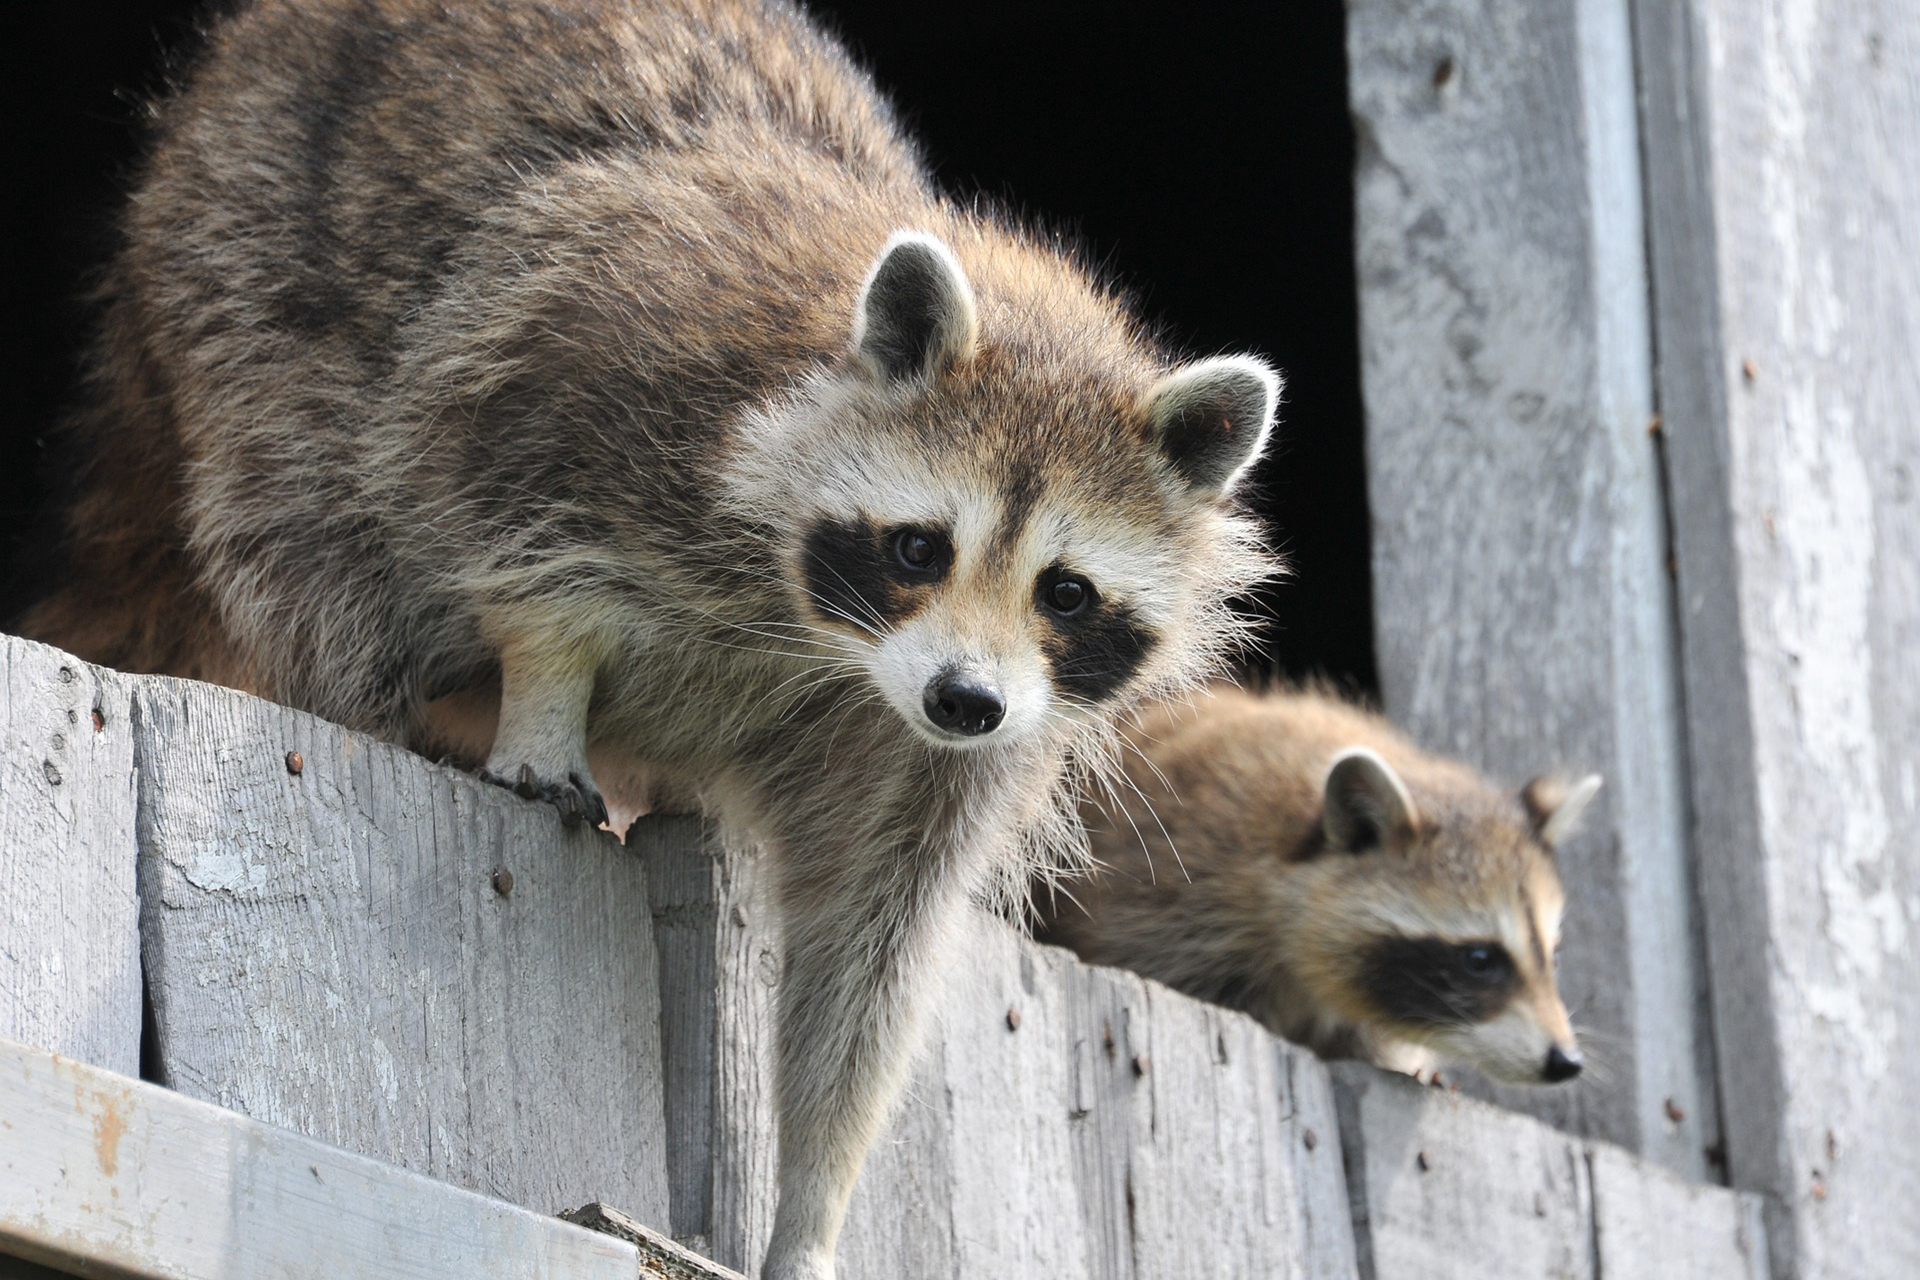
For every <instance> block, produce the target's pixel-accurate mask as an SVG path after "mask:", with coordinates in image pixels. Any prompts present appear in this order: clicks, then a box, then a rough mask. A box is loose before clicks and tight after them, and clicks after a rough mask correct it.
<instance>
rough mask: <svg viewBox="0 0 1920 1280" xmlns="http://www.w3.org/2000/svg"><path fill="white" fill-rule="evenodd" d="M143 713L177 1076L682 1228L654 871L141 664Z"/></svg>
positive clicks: (484, 1175) (150, 912) (260, 1116)
mask: <svg viewBox="0 0 1920 1280" xmlns="http://www.w3.org/2000/svg"><path fill="white" fill-rule="evenodd" d="M134 705H135V716H136V724H135V735H136V743H137V745H136V751H137V758H138V761H139V766H140V820H139V840H140V893H141V909H142V917H141V934H142V943H143V948H144V953H145V960H146V967H147V972H148V976H149V982H150V986H151V989H152V999H153V1011H154V1020H155V1026H156V1030H157V1044H156V1045H155V1046H154V1054H153V1057H154V1059H155V1061H156V1063H157V1065H158V1067H159V1069H160V1072H161V1078H162V1080H163V1081H164V1082H165V1083H167V1084H169V1085H171V1086H172V1087H174V1088H176V1089H178V1090H180V1091H181V1092H183V1093H187V1094H190V1095H192V1096H194V1097H198V1098H202V1099H205V1100H206V1101H209V1102H214V1103H217V1104H219V1105H221V1106H224V1107H229V1108H231V1109H233V1110H236V1111H239V1112H241V1113H242V1114H245V1115H248V1116H251V1117H253V1118H254V1119H257V1120H263V1121H266V1122H268V1123H271V1124H276V1125H281V1126H284V1127H286V1128H290V1129H294V1130H296V1131H298V1132H301V1133H305V1134H308V1135H310V1136H313V1137H317V1138H321V1139H324V1140H325V1141H328V1142H332V1143H337V1144H338V1145H340V1146H343V1147H346V1148H348V1149H349V1150H353V1151H358V1152H361V1153H363V1154H366V1155H371V1156H375V1157H378V1158H379V1159H382V1160H387V1161H390V1162H392V1163H394V1164H398V1165H400V1166H402V1167H403V1168H408V1169H412V1170H414V1171H416V1172H419V1173H424V1174H427V1175H429V1176H432V1177H435V1178H440V1179H443V1180H445V1181H448V1182H452V1183H455V1184H457V1185H459V1186H463V1187H467V1188H470V1189H472V1190H475V1191H480V1192H484V1193H486V1194H488V1195H493V1196H497V1197H499V1198H501V1199H505V1200H510V1201H512V1202H514V1203H516V1204H522V1205H526V1206H528V1207H529V1208H533V1209H537V1210H541V1211H543V1212H553V1211H555V1210H558V1209H561V1208H566V1207H569V1206H572V1205H577V1204H580V1203H583V1202H585V1201H588V1200H602V1201H606V1202H608V1203H611V1204H614V1205H617V1206H621V1207H624V1208H627V1209H629V1210H630V1211H631V1212H632V1213H633V1214H634V1216H636V1217H638V1218H640V1219H642V1220H643V1221H649V1222H665V1221H666V1220H667V1208H668V1195H667V1184H666V1170H665V1159H664V1146H665V1142H664V1134H663V1121H662V1111H661V1093H662V1086H661V1081H660V1074H659V1061H660V1055H659V1014H658V1006H657V1004H656V988H655V981H656V978H655V970H656V965H655V959H654V952H653V940H652V925H651V921H650V918H649V911H648V904H647V886H646V872H645V868H644V867H643V866H642V865H641V863H640V862H639V861H638V860H637V859H635V858H634V857H632V856H631V855H630V854H628V853H627V852H626V851H625V850H624V849H623V848H622V847H621V846H620V844H619V843H618V842H617V841H616V840H614V839H613V837H611V836H609V835H607V834H605V833H603V832H592V831H584V830H574V831H567V830H565V829H564V828H562V827H561V825H560V822H559V819H558V817H557V816H556V815H555V814H554V813H553V811H552V809H551V808H550V807H548V806H544V805H536V804H532V803H529V802H527V801H523V800H520V799H518V798H517V797H515V796H512V795H509V794H508V793H507V792H505V791H502V790H500V789H498V788H495V787H489V786H485V785H483V784H480V783H478V782H475V781H474V780H473V779H471V778H468V777H465V776H464V775H461V774H458V773H456V772H454V771H452V770H450V769H443V768H437V767H435V766H433V765H431V764H429V763H428V762H426V761H425V760H422V759H420V758H419V757H417V756H414V755H411V754H409V753H408V752H405V751H402V750H400V749H399V748H397V747H394V746H391V745H389V744H387V743H383V742H378V741H375V740H373V739H370V738H367V737H365V736H363V735H359V734H354V733H350V732H348V731H346V730H344V729H341V728H339V727H338V726H335V725H330V724H327V723H325V722H323V721H320V720H316V719H315V718H313V717H312V716H308V715H304V714H302V713H299V712H294V711H290V710H287V709H286V708H283V707H277V706H274V705H272V704H271V703H266V702H262V701H260V700H258V699H255V698H249V697H246V696H244V695H242V694H237V693H233V692H231V691H228V690H223V689H216V688H213V687H212V686H208V685H196V684H191V683H188V682H184V681H163V680H149V681H142V682H141V683H140V686H139V689H138V691H137V693H136V696H135V703H134ZM290 752H298V753H299V757H300V758H299V762H298V766H299V767H298V771H297V772H296V771H295V770H294V769H293V767H292V766H291V765H290V763H289V753H290ZM496 871H504V872H506V873H508V874H510V875H511V877H512V882H511V887H510V889H509V886H508V883H507V881H506V879H505V878H504V877H503V876H502V877H496V874H495V873H496Z"/></svg>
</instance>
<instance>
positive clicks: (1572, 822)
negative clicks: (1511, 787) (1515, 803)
mask: <svg viewBox="0 0 1920 1280" xmlns="http://www.w3.org/2000/svg"><path fill="white" fill-rule="evenodd" d="M1599 791H1600V775H1599V774H1597V773H1590V774H1588V775H1587V776H1586V777H1584V778H1582V779H1580V780H1579V781H1578V782H1573V783H1569V782H1568V781H1567V780H1566V779H1565V778H1562V777H1559V776H1557V775H1553V774H1548V775H1547V776H1545V777H1540V778H1535V779H1534V780H1533V781H1532V782H1529V783H1528V784H1527V785H1526V786H1524V787H1522V788H1520V803H1521V804H1523V805H1525V806H1526V807H1527V816H1528V817H1529V818H1531V819H1533V833H1534V834H1535V835H1536V836H1538V837H1540V843H1541V844H1544V845H1546V846H1547V847H1548V848H1549V849H1551V848H1554V847H1555V846H1557V845H1558V844H1559V843H1560V842H1561V841H1562V840H1564V839H1566V838H1567V837H1568V836H1570V835H1572V834H1573V830H1574V828H1575V827H1577V826H1579V825H1580V815H1581V814H1582V813H1583V812H1585V810H1586V807H1587V802H1588V801H1590V800H1592V799H1593V797H1594V796H1595V795H1597V794H1599Z"/></svg>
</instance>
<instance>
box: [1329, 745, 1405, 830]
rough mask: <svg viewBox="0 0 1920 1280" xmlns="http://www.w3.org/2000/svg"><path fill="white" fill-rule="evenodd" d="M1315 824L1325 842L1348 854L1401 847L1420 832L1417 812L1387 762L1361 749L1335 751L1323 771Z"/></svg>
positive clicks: (1403, 785)
mask: <svg viewBox="0 0 1920 1280" xmlns="http://www.w3.org/2000/svg"><path fill="white" fill-rule="evenodd" d="M1321 822H1322V823H1323V824H1324V825H1325V828H1326V833H1327V843H1328V844H1330V845H1332V846H1333V847H1334V848H1336V849H1345V850H1346V851H1348V852H1349V853H1361V852H1363V851H1365V850H1368V849H1373V848H1379V847H1384V848H1388V849H1404V848H1405V847H1406V846H1407V845H1408V844H1410V843H1412V841H1413V839H1414V837H1415V836H1417V835H1419V834H1420V814H1419V812H1418V811H1417V810H1416V809H1415V808H1414V807H1413V797H1412V796H1410V795H1408V794H1407V787H1406V784H1405V783H1403V782H1401V781H1400V775H1399V774H1397V773H1395V772H1394V771H1393V766H1392V765H1390V764H1388V763H1387V762H1386V761H1385V760H1382V759H1381V758H1380V756H1379V755H1378V754H1377V753H1375V752H1373V751H1371V750H1369V749H1367V748H1366V747H1350V748H1348V749H1347V750H1345V751H1342V752H1341V753H1340V757H1339V758H1338V759H1337V760H1335V761H1334V762H1333V769H1332V770H1331V771H1330V772H1329V773H1328V774H1327V786H1326V794H1325V797H1324V799H1323V801H1322V808H1321Z"/></svg>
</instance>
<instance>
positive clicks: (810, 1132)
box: [761, 849, 968, 1280]
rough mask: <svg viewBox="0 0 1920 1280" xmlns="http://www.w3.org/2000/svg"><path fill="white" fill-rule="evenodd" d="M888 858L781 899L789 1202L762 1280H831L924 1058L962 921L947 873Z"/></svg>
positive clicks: (783, 1177)
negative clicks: (874, 1157) (924, 1030)
mask: <svg viewBox="0 0 1920 1280" xmlns="http://www.w3.org/2000/svg"><path fill="white" fill-rule="evenodd" d="M886 853H887V857H886V858H885V859H884V860H879V859H857V858H856V859H849V860H848V862H847V863H843V864H842V865H840V866H838V867H836V868H834V871H836V872H838V873H839V874H838V875H837V876H836V877H835V882H832V883H829V884H826V885H823V884H821V883H820V881H819V879H818V878H817V874H816V868H817V866H818V864H815V866H814V867H808V868H806V870H805V872H804V873H803V875H801V876H794V875H793V874H792V871H793V869H791V868H789V869H788V872H789V874H788V876H787V877H785V879H786V880H787V883H788V884H789V885H792V884H794V883H795V881H796V880H801V881H804V887H803V888H802V889H801V890H800V891H790V892H785V893H783V894H782V898H783V903H782V906H783V930H784V935H785V940H786V942H785V951H786V967H785V973H784V976H783V978H782V980H781V985H780V1034H779V1042H780V1043H779V1115H780V1201H779V1208H778V1209H777V1211H776V1212H775V1215H774V1225H773V1236H772V1240H771V1241H770V1243H769V1245H768V1249H767V1257H766V1265H765V1266H764V1267H763V1269H762V1271H761V1276H762V1280H833V1275H834V1266H833V1257H834V1244H835V1241H836V1240H837V1239H838V1238H839V1235H840V1227H841V1223H842V1221H843V1219H844V1218H845V1216H846V1211H847V1202H848V1200H849V1198H850V1197H851V1196H852V1194H853V1186H854V1182H855V1181H856V1180H857V1179H858V1177H859V1175H860V1166H861V1164H862V1163H863V1162H864V1160H865V1159H866V1154H867V1150H868V1148H870V1147H871V1146H872V1145H873V1142H874V1140H875V1139H876V1138H877V1137H878V1136H879V1131H880V1128H881V1126H882V1124H883V1123H884V1122H885V1121H886V1118H887V1115H888V1112H889V1111H890V1110H891V1108H892V1106H893V1103H894V1101H895V1099H896V1098H897V1097H898V1096H899V1092H900V1088H901V1086H902V1084H903V1083H904V1077H905V1075H906V1070H907V1067H908V1065H909V1064H910V1062H911V1060H912V1055H913V1052H914V1049H915V1048H916V1046H917V1045H918V1042H919V1028H920V1023H921V1021H922V1017H921V1015H922V1010H923V1006H924V1005H925V1003H926V1001H927V997H928V996H929V995H930V994H931V991H932V988H933V987H934V986H935V985H936V983H937V981H938V979H939V977H940V974H941V971H942V970H941V965H940V963H939V958H940V956H941V954H942V952H943V951H945V950H946V949H947V948H945V947H943V946H942V943H943V942H944V941H945V940H946V939H947V937H948V935H950V934H951V933H952V932H953V930H954V927H955V925H956V924H957V923H958V921H959V920H960V918H961V916H962V914H963V913H964V912H965V910H966V904H967V900H968V897H967V891H966V887H965V886H964V885H963V884H959V883H957V882H955V879H954V877H953V876H952V875H951V870H950V869H951V867H952V865H953V863H952V861H951V860H949V859H947V858H942V857H938V856H936V854H935V852H934V851H928V850H911V849H909V850H900V849H890V850H887V851H886ZM888 864H891V865H888ZM830 874H831V873H830ZM876 882H878V883H876Z"/></svg>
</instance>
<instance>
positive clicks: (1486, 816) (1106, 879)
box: [1040, 686, 1600, 1084]
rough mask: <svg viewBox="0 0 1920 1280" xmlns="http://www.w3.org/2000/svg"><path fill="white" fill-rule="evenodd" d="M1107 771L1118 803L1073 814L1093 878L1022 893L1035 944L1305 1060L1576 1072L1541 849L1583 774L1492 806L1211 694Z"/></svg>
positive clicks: (1432, 765) (1271, 713) (1324, 731)
mask: <svg viewBox="0 0 1920 1280" xmlns="http://www.w3.org/2000/svg"><path fill="white" fill-rule="evenodd" d="M1125 768H1126V773H1127V780H1128V782H1129V783H1130V784H1131V786H1130V787H1129V788H1128V794H1127V795H1126V796H1125V797H1124V801H1123V802H1121V803H1118V804H1116V805H1115V806H1114V807H1113V808H1111V809H1109V810H1101V809H1097V808H1095V807H1093V806H1091V805H1089V806H1088V808H1087V820H1088V826H1089V828H1090V831H1091V835H1092V838H1093V847H1094V853H1095V856H1096V858H1097V859H1098V860H1099V861H1100V862H1101V863H1102V864H1104V865H1103V868H1102V869H1101V870H1100V871H1099V872H1098V873H1096V875H1095V876H1094V878H1093V879H1092V880H1091V881H1090V882H1088V883H1086V884H1084V885H1082V884H1075V885H1072V886H1070V888H1071V892H1072V896H1073V898H1075V899H1077V900H1078V901H1077V902H1076V901H1069V900H1067V898H1066V896H1065V894H1058V895H1054V896H1052V897H1051V898H1050V897H1049V896H1048V895H1046V894H1045V893H1042V894H1041V895H1040V898H1041V907H1042V910H1043V911H1044V912H1045V913H1046V914H1047V916H1048V918H1047V919H1045V920H1043V922H1042V925H1041V930H1040V932H1041V936H1042V937H1043V938H1045V939H1046V940H1048V941H1052V942H1057V943H1060V944H1061V945H1064V946H1068V947H1071V948H1072V949H1073V950H1075V951H1077V952H1079V953H1080V955H1081V956H1082V957H1083V958H1085V959H1087V960H1089V961H1093V962H1095V963H1099V964H1112V965H1121V966H1124V967H1126V968H1129V969H1133V970H1136V971H1138V972H1140V973H1142V974H1145V975H1146V976H1148V977H1150V978H1157V979H1159V980H1160V981H1162V982H1165V983H1168V984H1169V985H1171V986H1174V987H1177V988H1179V989H1180V990H1182V991H1186V992H1188V993H1190V994H1192V995H1196V996H1199V997H1201V998H1203V999H1207V1000H1212V1001H1215V1002H1216V1003H1219V1004H1224V1005H1227V1006H1229V1007H1232V1008H1235V1009H1241V1010H1244V1011H1246V1012H1247V1013H1250V1014H1252V1015H1253V1016H1254V1017H1256V1018H1258V1019H1260V1020H1261V1021H1262V1022H1263V1023H1265V1024H1266V1025H1267V1026H1268V1027H1269V1028H1271V1029H1272V1030H1273V1031H1275V1032H1277V1033H1278V1034H1280V1035H1283V1036H1285V1037H1287V1038H1288V1039H1290V1040H1295V1041H1298V1042H1300V1043H1302V1044H1305V1045H1309V1046H1311V1047H1312V1048H1313V1049H1314V1050H1315V1051H1316V1052H1318V1053H1320V1054H1322V1055H1323V1056H1326V1057H1358V1058H1364V1059H1367V1060H1369V1061H1372V1062H1374V1063H1377V1064H1379V1065H1381V1066H1386V1067H1392V1068H1395V1069H1398V1070H1403V1071H1410V1072H1416V1073H1418V1072H1420V1071H1424V1070H1430V1069H1432V1068H1433V1067H1434V1066H1435V1065H1436V1063H1437V1062H1438V1061H1442V1060H1445V1061H1456V1062H1464V1063H1467V1064H1469V1065H1471V1066H1474V1067H1477V1068H1478V1069H1479V1070H1481V1071H1483V1072H1485V1073H1486V1074H1487V1075H1488V1076H1490V1077H1492V1078H1493V1079H1495V1080H1499V1081H1503V1082H1506V1083H1517V1084H1528V1083H1533V1084H1537V1083H1553V1082H1558V1081H1563V1080H1570V1079H1572V1078H1573V1077H1574V1076H1576V1075H1578V1074H1580V1068H1581V1057H1580V1051H1579V1049H1578V1047H1577V1045H1576V1043H1575V1040H1574V1033H1573V1028H1572V1026H1571V1025H1570V1024H1569V1022H1568V1020H1567V1011H1566V1009H1565V1008H1564V1007H1563V1006H1562V1005H1561V1003H1560V997H1559V993H1558V991H1557V990H1556V988H1555V985H1554V973H1553V964H1554V950H1555V948H1556V947H1557V946H1558V944H1559V940H1560V913H1561V906H1562V902H1563V899H1562V894H1561V888H1560V877H1559V874H1558V873H1557V871H1556V870H1555V867H1554V859H1553V848H1554V845H1555V844H1556V843H1557V842H1559V841H1560V840H1561V839H1562V838H1563V837H1564V836H1565V835H1566V834H1567V833H1568V832H1569V831H1570V830H1571V829H1572V827H1573V825H1574V823H1575V821H1576V820H1577V819H1578V817H1579V815H1580V811H1581V810H1582V809H1583V808H1585V807H1586V805H1587V802H1588V801H1589V800H1591V799H1592V798H1593V795H1594V793H1595V792H1596V791H1598V790H1599V787H1600V779H1599V778H1598V777H1588V778H1584V779H1582V780H1580V781H1579V782H1577V783H1574V784H1572V785H1571V786H1563V785H1561V784H1560V783H1558V782H1556V781H1554V780H1552V779H1547V778H1540V779H1536V780H1534V781H1533V782H1530V783H1528V784H1527V786H1526V787H1525V788H1523V789H1522V790H1521V791H1520V793H1519V794H1518V795H1517V796H1516V795H1509V794H1505V793H1503V792H1500V791H1498V790H1496V789H1494V788H1493V787H1491V786H1489V785H1488V784H1487V783H1486V782H1485V781H1484V780H1482V779H1481V778H1480V777H1479V776H1478V775H1477V774H1475V773H1474V772H1473V770H1471V769H1469V768H1468V767H1467V766H1465V765H1463V764H1461V763H1459V762H1457V761H1453V760H1445V759H1441V758H1438V757H1436V756H1432V755H1429V754H1427V753H1425V752H1423V751H1420V750H1419V749H1417V748H1416V747H1414V746H1413V744H1412V743H1410V742H1408V741H1407V739H1406V738H1405V737H1404V736H1402V735H1401V734H1400V733H1399V732H1397V731H1396V730H1395V729H1394V728H1393V727H1392V726H1391V725H1389V724H1387V723H1386V721H1384V720H1382V719H1381V718H1380V717H1378V716H1376V715H1372V714H1370V713H1368V712H1365V711H1361V710H1359V709H1357V708H1355V707H1353V706H1351V705H1348V704H1346V703H1343V702H1340V701H1338V700H1336V699H1333V698H1330V697H1327V696H1324V695H1322V694H1318V693H1308V692H1290V691H1274V692H1269V693H1253V692H1248V691H1246V690H1242V689H1237V688H1232V687H1228V686H1219V687H1215V688H1213V689H1211V690H1209V691H1208V692H1206V693H1205V694H1203V695H1201V696H1200V697H1199V698H1198V699H1197V700H1195V701H1194V702H1193V703H1192V704H1191V705H1188V704H1185V703H1172V702H1167V703H1161V704H1157V705H1155V706H1153V707H1151V708H1149V709H1148V710H1147V711H1146V712H1144V713H1143V714H1142V716H1141V718H1140V720H1139V722H1138V724H1137V726H1136V727H1135V728H1133V729H1132V730H1131V731H1130V733H1129V735H1128V748H1127V751H1126V756H1125Z"/></svg>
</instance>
